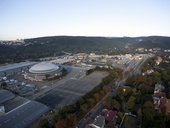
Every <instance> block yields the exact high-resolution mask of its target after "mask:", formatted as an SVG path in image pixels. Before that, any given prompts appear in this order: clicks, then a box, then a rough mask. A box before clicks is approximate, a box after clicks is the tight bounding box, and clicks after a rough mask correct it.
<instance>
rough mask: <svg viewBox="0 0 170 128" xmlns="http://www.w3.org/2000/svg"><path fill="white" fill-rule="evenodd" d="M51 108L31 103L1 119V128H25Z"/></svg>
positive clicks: (34, 102)
mask: <svg viewBox="0 0 170 128" xmlns="http://www.w3.org/2000/svg"><path fill="white" fill-rule="evenodd" d="M48 110H49V108H48V107H47V106H46V105H43V104H41V103H39V102H36V101H29V102H27V103H25V104H23V105H22V106H20V107H18V108H16V109H14V110H12V111H10V112H9V113H6V114H5V115H4V116H2V117H0V128H25V127H29V126H30V124H31V123H33V122H34V121H35V120H37V119H38V118H39V117H40V116H42V115H43V114H44V113H45V112H47V111H48Z"/></svg>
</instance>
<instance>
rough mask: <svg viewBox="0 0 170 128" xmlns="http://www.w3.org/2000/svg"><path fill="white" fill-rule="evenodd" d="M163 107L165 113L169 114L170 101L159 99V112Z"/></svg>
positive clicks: (164, 98) (163, 98)
mask: <svg viewBox="0 0 170 128" xmlns="http://www.w3.org/2000/svg"><path fill="white" fill-rule="evenodd" d="M163 107H165V108H166V113H167V114H170V99H167V98H166V97H161V99H160V105H159V110H160V111H161V109H162V108H163Z"/></svg>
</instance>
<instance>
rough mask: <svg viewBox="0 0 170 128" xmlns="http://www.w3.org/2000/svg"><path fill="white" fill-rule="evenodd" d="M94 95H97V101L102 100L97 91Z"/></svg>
mask: <svg viewBox="0 0 170 128" xmlns="http://www.w3.org/2000/svg"><path fill="white" fill-rule="evenodd" d="M94 97H95V100H96V102H99V101H100V95H99V94H98V93H95V94H94Z"/></svg>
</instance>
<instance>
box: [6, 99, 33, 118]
mask: <svg viewBox="0 0 170 128" xmlns="http://www.w3.org/2000/svg"><path fill="white" fill-rule="evenodd" d="M29 102H30V100H28V101H27V102H25V103H24V104H22V105H20V106H18V107H16V108H14V109H12V110H11V111H9V112H7V113H6V114H5V115H8V114H9V113H11V112H13V111H15V110H16V109H18V108H20V107H22V106H24V105H25V104H28V103H29Z"/></svg>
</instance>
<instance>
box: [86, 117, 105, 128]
mask: <svg viewBox="0 0 170 128" xmlns="http://www.w3.org/2000/svg"><path fill="white" fill-rule="evenodd" d="M104 126H105V118H104V116H101V115H100V116H97V117H96V118H95V120H94V122H93V123H92V124H88V125H86V126H85V128H104Z"/></svg>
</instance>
